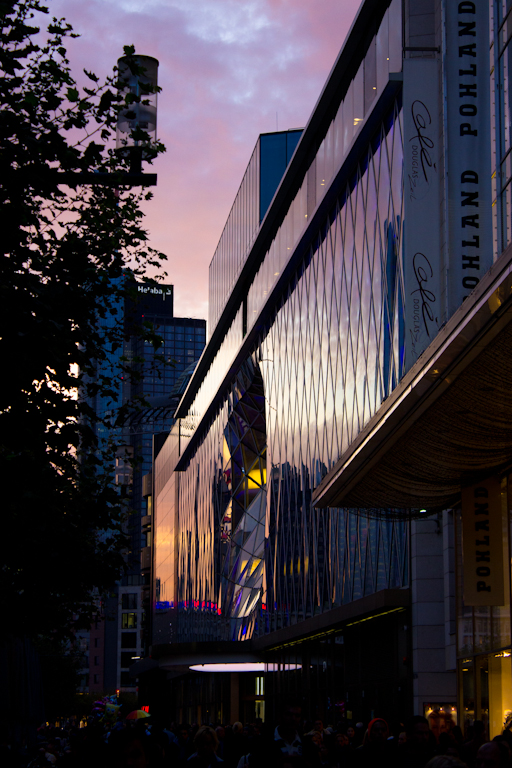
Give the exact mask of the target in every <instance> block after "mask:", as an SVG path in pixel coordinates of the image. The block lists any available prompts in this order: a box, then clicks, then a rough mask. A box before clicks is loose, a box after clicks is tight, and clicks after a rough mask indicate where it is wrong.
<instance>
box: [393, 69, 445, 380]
mask: <svg viewBox="0 0 512 768" xmlns="http://www.w3.org/2000/svg"><path fill="white" fill-rule="evenodd" d="M439 112H440V100H439V72H438V63H437V61H436V60H435V59H407V60H405V61H404V89H403V114H404V280H405V365H406V369H409V368H410V367H411V366H412V365H413V364H414V363H415V362H416V360H417V359H418V357H419V356H420V355H421V353H422V352H423V351H424V350H425V349H426V347H427V346H428V345H429V344H430V342H431V341H432V339H433V338H434V336H435V335H436V334H437V331H438V330H439V326H440V324H441V319H440V318H441V315H442V312H441V305H440V301H441V263H440V229H441V222H440V210H439V199H440V198H439V157H440V143H441V139H440V131H439Z"/></svg>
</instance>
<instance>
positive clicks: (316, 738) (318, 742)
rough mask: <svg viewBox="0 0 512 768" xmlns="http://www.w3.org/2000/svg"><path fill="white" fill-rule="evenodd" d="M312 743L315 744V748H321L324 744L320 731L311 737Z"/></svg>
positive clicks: (314, 732)
mask: <svg viewBox="0 0 512 768" xmlns="http://www.w3.org/2000/svg"><path fill="white" fill-rule="evenodd" d="M310 739H311V743H312V744H314V746H315V747H319V746H320V745H321V743H322V734H321V733H319V732H318V731H313V733H312V734H311V736H310Z"/></svg>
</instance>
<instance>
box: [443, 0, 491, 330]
mask: <svg viewBox="0 0 512 768" xmlns="http://www.w3.org/2000/svg"><path fill="white" fill-rule="evenodd" d="M489 61H490V57H489V0H473V1H472V2H468V1H467V0H466V1H464V2H460V1H459V0H446V56H445V67H446V70H445V78H446V103H447V132H448V135H447V179H448V231H449V234H448V248H449V261H448V317H450V316H451V315H452V314H453V313H454V312H455V310H456V309H457V308H458V307H459V306H460V305H461V304H462V302H463V300H464V299H465V298H466V297H467V296H468V295H469V294H470V293H471V291H472V290H473V289H474V288H475V287H476V286H477V284H478V282H479V280H480V279H481V278H482V277H483V275H484V274H485V273H486V272H487V270H488V269H489V268H490V267H491V265H492V214H491V206H492V198H491V194H492V193H491V168H492V166H491V103H490V64H489Z"/></svg>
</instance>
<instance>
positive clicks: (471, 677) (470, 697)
mask: <svg viewBox="0 0 512 768" xmlns="http://www.w3.org/2000/svg"><path fill="white" fill-rule="evenodd" d="M459 680H460V681H461V697H462V712H461V727H462V730H463V731H464V732H465V733H468V728H469V727H470V726H472V725H473V722H474V720H475V674H474V668H473V662H472V660H471V659H463V660H462V661H460V662H459Z"/></svg>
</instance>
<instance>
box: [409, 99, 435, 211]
mask: <svg viewBox="0 0 512 768" xmlns="http://www.w3.org/2000/svg"><path fill="white" fill-rule="evenodd" d="M411 116H412V121H413V123H414V128H415V130H416V135H415V136H413V137H412V138H411V139H409V143H410V144H411V153H412V154H411V169H412V170H411V173H410V174H409V192H410V194H411V197H413V198H415V197H417V194H418V192H419V190H420V189H421V190H422V191H423V192H425V185H426V186H427V188H428V186H429V185H430V176H431V171H432V169H433V170H436V164H435V162H434V160H433V158H432V154H431V150H433V149H434V146H435V145H434V140H433V139H432V138H430V136H427V135H425V134H426V131H427V129H428V127H429V125H431V123H432V118H431V116H430V112H429V111H428V108H427V106H426V105H425V104H424V103H423V102H422V101H420V100H419V99H416V100H415V101H413V103H412V106H411Z"/></svg>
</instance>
